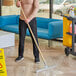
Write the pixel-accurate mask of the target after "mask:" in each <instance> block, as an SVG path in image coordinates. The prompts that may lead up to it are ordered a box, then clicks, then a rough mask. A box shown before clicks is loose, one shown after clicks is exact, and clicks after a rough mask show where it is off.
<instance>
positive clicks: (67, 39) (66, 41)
mask: <svg viewBox="0 0 76 76" xmlns="http://www.w3.org/2000/svg"><path fill="white" fill-rule="evenodd" d="M71 24H72V21H70V20H68V19H67V18H66V17H63V45H64V46H67V47H72V36H71V35H68V34H67V32H70V25H71Z"/></svg>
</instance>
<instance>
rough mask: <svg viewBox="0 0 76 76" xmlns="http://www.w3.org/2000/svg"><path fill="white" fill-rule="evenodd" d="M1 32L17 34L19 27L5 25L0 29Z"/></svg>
mask: <svg viewBox="0 0 76 76" xmlns="http://www.w3.org/2000/svg"><path fill="white" fill-rule="evenodd" d="M1 29H2V30H4V31H8V32H14V33H17V34H18V33H19V27H18V25H17V24H16V25H6V26H3V27H1Z"/></svg>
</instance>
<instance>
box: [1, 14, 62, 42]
mask: <svg viewBox="0 0 76 76" xmlns="http://www.w3.org/2000/svg"><path fill="white" fill-rule="evenodd" d="M36 19H37V33H38V38H42V39H47V40H50V39H56V38H62V37H63V21H62V20H59V19H49V18H41V17H37V18H36ZM0 29H1V30H4V31H8V32H13V33H16V34H19V15H8V16H0ZM26 35H27V36H29V35H30V34H29V31H28V29H27V32H26Z"/></svg>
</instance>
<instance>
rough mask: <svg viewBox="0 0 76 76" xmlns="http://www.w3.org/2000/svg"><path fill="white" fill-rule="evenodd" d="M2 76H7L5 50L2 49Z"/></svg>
mask: <svg viewBox="0 0 76 76" xmlns="http://www.w3.org/2000/svg"><path fill="white" fill-rule="evenodd" d="M0 76H7V72H6V64H5V57H4V49H0Z"/></svg>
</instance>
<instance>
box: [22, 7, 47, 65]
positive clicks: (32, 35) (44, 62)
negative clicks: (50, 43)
mask: <svg viewBox="0 0 76 76" xmlns="http://www.w3.org/2000/svg"><path fill="white" fill-rule="evenodd" d="M21 10H22V13H23V15H24V18H25V19H27V18H26V16H25V14H24V11H23V8H22V6H21ZM27 26H28V28H29V30H30V32H31V34H32V37H33V39H34V41H35V44H36V46H37V48H38V50H39V53H40V55H41V57H42V60H43V62H44V64H45V65H47V64H46V61H45V59H44V57H43V54H42V52H41V50H40V48H39V46H38V43H37V41H36V38H35V36H34V34H33V32H32V30H31V27H30V25H29V24H27Z"/></svg>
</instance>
